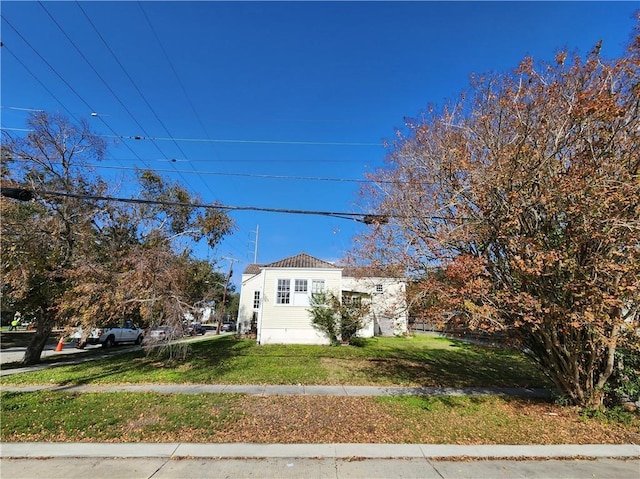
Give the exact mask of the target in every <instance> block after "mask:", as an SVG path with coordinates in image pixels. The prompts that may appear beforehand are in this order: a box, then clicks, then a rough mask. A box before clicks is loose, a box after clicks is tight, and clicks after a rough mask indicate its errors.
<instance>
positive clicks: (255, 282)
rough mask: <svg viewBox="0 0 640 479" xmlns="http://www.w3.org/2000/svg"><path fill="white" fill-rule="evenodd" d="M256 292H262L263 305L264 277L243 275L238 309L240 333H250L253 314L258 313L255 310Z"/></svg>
mask: <svg viewBox="0 0 640 479" xmlns="http://www.w3.org/2000/svg"><path fill="white" fill-rule="evenodd" d="M255 291H260V302H261V303H262V296H263V295H262V276H261V275H259V274H258V275H256V274H243V275H242V285H241V287H240V304H239V308H238V332H246V331H248V330H249V329H250V328H251V319H252V318H253V313H254V312H255V313H258V311H256V310H254V309H253V298H254V292H255Z"/></svg>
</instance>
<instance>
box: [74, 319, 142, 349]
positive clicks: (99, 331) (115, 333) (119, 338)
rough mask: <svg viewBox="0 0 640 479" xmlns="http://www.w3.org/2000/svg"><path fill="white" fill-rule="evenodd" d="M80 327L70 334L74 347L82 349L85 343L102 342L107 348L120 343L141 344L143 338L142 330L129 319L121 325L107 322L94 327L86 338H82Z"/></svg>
mask: <svg viewBox="0 0 640 479" xmlns="http://www.w3.org/2000/svg"><path fill="white" fill-rule="evenodd" d="M82 336H83V331H82V328H80V329H77V330H76V332H75V333H73V334H72V335H71V338H72V339H75V340H76V342H77V344H76V347H78V348H80V349H82V348H84V347H85V345H87V344H102V347H104V348H109V347H111V346H115V345H116V344H120V343H134V344H142V340H143V338H144V335H143V331H142V329H140V328H139V327H138V326H136V325H135V324H133V323H132V322H131V321H125V322H124V324H122V325H116V324H109V325H107V326H104V327H102V328H94V329H92V330H91V332H90V333H89V336H87V338H86V340H83V339H82Z"/></svg>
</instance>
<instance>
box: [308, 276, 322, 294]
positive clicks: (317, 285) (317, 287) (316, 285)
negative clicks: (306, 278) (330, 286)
mask: <svg viewBox="0 0 640 479" xmlns="http://www.w3.org/2000/svg"><path fill="white" fill-rule="evenodd" d="M311 293H312V294H318V293H324V279H314V280H312V281H311Z"/></svg>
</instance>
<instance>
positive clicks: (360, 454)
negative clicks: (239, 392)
mask: <svg viewBox="0 0 640 479" xmlns="http://www.w3.org/2000/svg"><path fill="white" fill-rule="evenodd" d="M0 456H1V457H2V458H48V457H67V458H73V457H77V458H82V457H85V458H91V457H93V458H99V457H122V458H144V457H154V458H164V459H184V458H207V459H213V458H256V459H259V458H287V457H297V458H308V459H312V458H333V459H337V458H341V459H346V458H350V459H354V458H363V459H394V458H396V459H397V458H423V459H429V458H463V457H464V458H485V459H486V458H499V459H504V458H510V459H514V458H554V459H568V458H575V457H581V458H634V459H640V445H636V444H584V445H576V444H560V445H496V444H488V445H473V446H465V445H455V444H248V443H226V444H212V443H206V444H201V443H86V442H81V443H63V442H58V443H57V442H5V443H0Z"/></svg>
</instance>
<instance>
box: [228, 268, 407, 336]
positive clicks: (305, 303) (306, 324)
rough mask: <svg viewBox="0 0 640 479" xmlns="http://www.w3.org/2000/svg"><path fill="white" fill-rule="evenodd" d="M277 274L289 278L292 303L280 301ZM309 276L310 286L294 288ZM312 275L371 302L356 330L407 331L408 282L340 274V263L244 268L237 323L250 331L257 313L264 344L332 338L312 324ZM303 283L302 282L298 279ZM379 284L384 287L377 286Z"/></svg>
mask: <svg viewBox="0 0 640 479" xmlns="http://www.w3.org/2000/svg"><path fill="white" fill-rule="evenodd" d="M278 280H290V282H291V283H290V286H291V289H290V303H289V304H277V303H276V298H277V291H278ZM295 280H306V281H307V292H306V293H303V292H301V291H299V292H296V286H295V285H296V281H295ZM314 280H316V282H317V281H318V280H322V281H323V282H324V289H325V291H329V292H332V293H333V294H335V295H336V296H338V297H340V298H341V297H342V292H343V291H344V292H358V293H362V294H364V295H365V296H366V297H367V298H368V299H369V300H370V302H371V314H370V317H369V318H368V319H369V320H368V321H367V323H366V325H365V327H364V328H362V329H361V330H360V331H359V332H358V335H359V336H361V337H372V336H374V335H376V334H383V335H393V334H397V335H399V334H404V333H406V331H407V318H408V313H407V301H406V282H405V281H403V280H401V279H393V278H351V277H342V270H341V269H339V268H324V269H323V268H319V269H313V268H277V267H273V268H270V267H264V268H262V270H261V272H260V273H259V274H244V275H243V276H242V287H241V290H240V308H239V311H238V324H239V327H240V328H241V329H240V331H247V330H248V329H249V327H250V325H251V319H252V317H253V315H254V313H255V314H256V318H257V325H258V338H257V340H258V343H260V344H329V341H328V339H327V338H326V336H325V335H324V334H322V333H320V332H319V331H317V330H316V329H315V328H314V327H313V325H312V324H311V316H310V314H309V300H310V297H311V294H312V291H313V284H314ZM299 285H300V282H299ZM379 288H381V290H382V292H380V291H379ZM255 291H259V292H260V307H259V309H258V310H255V309H254V307H253V306H254V293H255Z"/></svg>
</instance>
